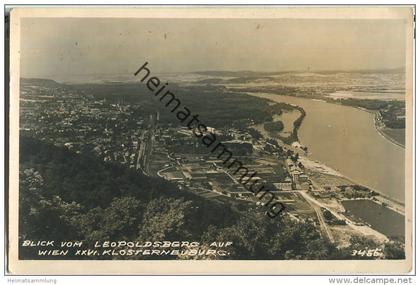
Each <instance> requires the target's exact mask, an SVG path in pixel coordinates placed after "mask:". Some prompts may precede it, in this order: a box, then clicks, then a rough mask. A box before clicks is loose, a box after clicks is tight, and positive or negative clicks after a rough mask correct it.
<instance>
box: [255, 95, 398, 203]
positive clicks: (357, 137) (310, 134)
mask: <svg viewBox="0 0 420 285" xmlns="http://www.w3.org/2000/svg"><path fill="white" fill-rule="evenodd" d="M249 94H250V95H253V96H257V97H260V98H266V99H270V100H272V101H275V102H284V103H289V104H294V105H298V106H301V107H302V108H303V109H305V111H306V117H305V119H304V120H303V123H302V125H301V127H300V129H299V132H298V136H299V140H300V142H301V143H302V144H303V145H305V146H307V147H308V148H309V152H310V154H309V157H311V158H312V159H314V160H317V161H320V162H322V163H324V164H326V165H327V166H329V167H332V168H334V169H336V170H338V171H339V172H341V173H342V174H343V175H345V176H346V177H348V178H350V179H351V180H353V181H355V182H357V183H360V184H362V185H365V186H368V187H370V188H372V189H374V190H376V191H379V192H381V193H383V194H385V195H387V196H389V197H391V198H393V199H395V200H398V201H400V202H404V179H405V178H404V148H402V147H400V146H397V145H395V144H393V143H391V142H390V141H388V140H387V139H386V138H384V137H383V136H382V135H381V134H380V133H379V132H378V131H377V130H376V127H375V122H374V117H375V115H374V114H372V113H369V112H366V111H363V110H360V109H357V108H353V107H348V106H342V105H338V104H332V103H327V102H323V101H316V100H312V99H306V98H297V97H291V96H280V95H275V94H267V93H249Z"/></svg>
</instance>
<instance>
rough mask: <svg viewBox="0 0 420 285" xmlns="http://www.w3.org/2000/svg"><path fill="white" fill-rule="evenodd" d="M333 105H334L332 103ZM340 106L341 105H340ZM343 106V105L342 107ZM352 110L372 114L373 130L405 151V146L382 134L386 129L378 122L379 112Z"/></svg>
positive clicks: (360, 108)
mask: <svg viewBox="0 0 420 285" xmlns="http://www.w3.org/2000/svg"><path fill="white" fill-rule="evenodd" d="M325 102H326V101H325ZM327 103H329V102H327ZM333 104H334V103H333ZM340 105H342V104H340ZM343 106H344V105H343ZM349 107H353V106H349ZM354 108H357V109H359V110H361V111H365V112H368V113H371V114H373V115H374V118H373V122H374V124H375V128H376V130H377V131H378V133H379V134H380V135H381V136H382V137H383V138H384V139H386V140H388V141H389V142H391V143H393V144H395V145H396V146H399V147H401V148H404V149H405V145H403V144H401V143H399V142H397V141H396V140H395V139H393V138H392V137H390V136H389V135H387V134H386V133H384V132H383V130H384V129H385V128H386V127H384V126H383V123H382V122H381V120H380V118H379V111H372V110H368V109H365V108H362V107H356V106H354Z"/></svg>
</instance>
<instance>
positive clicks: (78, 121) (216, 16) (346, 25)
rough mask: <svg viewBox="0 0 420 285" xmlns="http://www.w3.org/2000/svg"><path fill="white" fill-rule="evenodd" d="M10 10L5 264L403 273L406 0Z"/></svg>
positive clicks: (407, 160) (408, 157) (407, 244)
mask: <svg viewBox="0 0 420 285" xmlns="http://www.w3.org/2000/svg"><path fill="white" fill-rule="evenodd" d="M10 23H11V25H10V97H9V100H10V122H9V128H10V129H9V134H10V136H9V143H10V163H9V187H10V188H9V192H8V203H9V237H8V238H9V241H8V250H9V252H10V256H9V269H10V271H11V272H12V273H14V272H17V273H19V272H21V273H25V272H29V273H34V272H41V273H42V272H43V270H45V272H56V273H62V272H63V273H69V274H73V273H76V274H77V273H99V274H101V273H103V272H102V270H105V268H108V269H106V270H111V271H110V272H112V273H116V274H119V273H121V274H124V273H128V272H129V273H140V274H141V273H148V272H158V273H168V272H169V273H173V274H182V273H186V274H188V273H209V274H213V273H215V272H222V273H232V274H235V273H238V274H241V273H245V274H247V273H269V274H281V273H287V272H294V273H305V272H306V273H312V274H321V273H329V272H355V273H375V272H376V273H387V272H390V271H392V272H393V273H403V272H408V271H409V270H411V266H412V257H413V252H412V250H413V244H412V243H413V236H412V234H413V225H412V219H413V217H412V211H413V191H414V189H413V184H412V182H413V181H412V176H413V173H412V162H413V155H412V152H413V150H412V148H413V142H412V141H413V92H414V90H413V86H412V85H413V80H414V79H413V64H414V63H413V40H414V37H413V34H414V8H413V7H412V6H401V7H399V6H390V7H387V6H366V7H361V6H358V7H352V6H347V7H346V6H344V7H333V8H328V7H326V8H323V7H305V6H303V7H302V6H299V7H282V6H277V7H235V8H232V7H218V6H213V7H179V6H177V7H171V6H167V7H124V8H121V7H107V8H103V7H102V8H101V7H90V8H89V7H49V8H48V7H47V8H45V7H32V8H19V7H17V8H13V9H11V12H10ZM78 261H80V263H78ZM127 261H128V262H130V263H123V262H127ZM86 262H89V263H86ZM160 262H166V263H160ZM229 262H231V263H229ZM234 262H239V263H234ZM37 264H39V265H37ZM42 264H45V267H44V265H42ZM59 264H60V266H58V265H59ZM63 264H64V265H65V264H72V265H71V266H73V265H74V266H75V267H74V268H72V267H70V266H63ZM86 264H92V266H90V265H89V266H86ZM113 264H120V265H121V264H130V266H131V267H130V266H125V267H124V269H123V270H122V271H119V269H118V267H114V266H113ZM159 264H169V265H171V266H172V265H173V266H174V268H173V269H169V265H159ZM306 264H310V266H307V265H306ZM154 266H160V267H156V270H155V269H154V268H155V267H154ZM213 266H214V267H213ZM216 267H217V268H218V269H216ZM109 268H112V269H109ZM107 272H108V271H107Z"/></svg>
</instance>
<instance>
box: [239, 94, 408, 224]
mask: <svg viewBox="0 0 420 285" xmlns="http://www.w3.org/2000/svg"><path fill="white" fill-rule="evenodd" d="M247 93H248V94H249V95H250V96H255V95H253V94H252V92H247ZM270 94H271V93H270ZM273 94H274V95H275V96H288V95H280V94H275V93H273ZM256 97H259V96H256ZM292 97H293V96H292ZM294 97H297V96H294ZM259 98H260V97H259ZM297 98H301V97H297ZM304 99H309V100H319V101H323V102H325V103H331V104H336V105H340V106H346V107H350V108H357V109H359V110H363V111H365V112H368V113H373V114H375V117H374V125H375V129H376V130H377V131H378V133H379V134H380V135H381V136H382V137H383V138H384V139H387V138H386V137H385V136H383V135H382V132H381V131H380V130H379V129H378V127H379V126H378V125H377V123H376V116H377V115H376V113H377V112H376V111H371V110H367V109H364V108H361V107H356V106H347V105H343V104H338V103H333V102H329V101H325V100H322V99H314V98H304ZM267 100H270V99H267ZM270 101H272V100H270ZM273 102H275V101H273ZM290 105H291V104H290ZM302 123H303V122H302ZM298 131H299V128H298V130H297V132H298ZM297 140H298V142H299V134H297ZM387 140H388V141H391V140H389V139H387ZM391 143H394V142H392V141H391ZM283 144H284V145H287V146H288V147H290V148H291V149H293V148H292V146H291V144H286V143H285V142H283ZM394 144H395V145H398V144H396V143H394ZM398 146H399V147H401V146H400V145H398ZM402 148H403V149H405V148H404V147H402ZM304 157H305V159H306V160H308V161H309V162H311V163H312V164H314V165H316V164H317V165H319V166H321V167H322V168H324V169H325V170H326V169H330V170H333V172H335V173H336V174H338V175H336V174H332V173H331V175H335V176H340V177H342V178H345V179H346V180H348V181H349V182H351V183H353V184H355V185H360V186H363V187H365V188H367V189H369V190H371V191H372V192H375V193H376V194H378V196H379V197H381V198H382V199H383V200H385V201H384V202H386V203H387V204H388V205H390V206H385V207H387V208H389V209H390V210H393V211H395V212H397V213H399V214H401V213H402V212H405V201H400V200H398V199H395V198H392V197H390V196H389V195H387V194H385V193H383V192H381V191H379V190H377V189H373V188H372V187H368V186H366V185H363V184H361V183H359V182H356V181H354V180H353V179H351V178H349V177H347V176H345V175H344V174H342V173H341V172H340V171H338V170H336V169H334V168H332V167H330V166H328V165H326V164H325V163H323V162H320V161H317V160H313V159H312V158H310V157H309V156H308V155H305V156H304ZM314 170H315V171H318V172H321V173H322V171H320V170H319V169H318V170H317V169H314ZM324 173H326V172H324ZM400 207H403V208H404V211H401V210H399V208H400ZM404 216H405V213H404Z"/></svg>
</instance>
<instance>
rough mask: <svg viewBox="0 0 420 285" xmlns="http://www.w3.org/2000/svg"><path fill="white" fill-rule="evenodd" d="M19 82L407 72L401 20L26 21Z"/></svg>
mask: <svg viewBox="0 0 420 285" xmlns="http://www.w3.org/2000/svg"><path fill="white" fill-rule="evenodd" d="M21 24H22V26H21V50H20V55H21V76H22V77H43V78H54V77H65V76H72V75H79V76H80V75H90V74H132V73H133V72H135V71H136V70H137V69H138V68H139V67H140V66H141V65H142V64H143V63H144V62H145V61H147V62H149V67H150V69H151V70H152V72H157V73H165V72H193V71H205V70H231V71H236V70H252V71H291V70H302V71H306V70H308V69H310V70H312V71H316V70H344V71H345V70H364V69H390V68H402V67H404V63H405V25H404V22H403V21H397V20H312V19H307V20H302V19H261V20H259V19H109V18H24V19H22V22H21Z"/></svg>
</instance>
